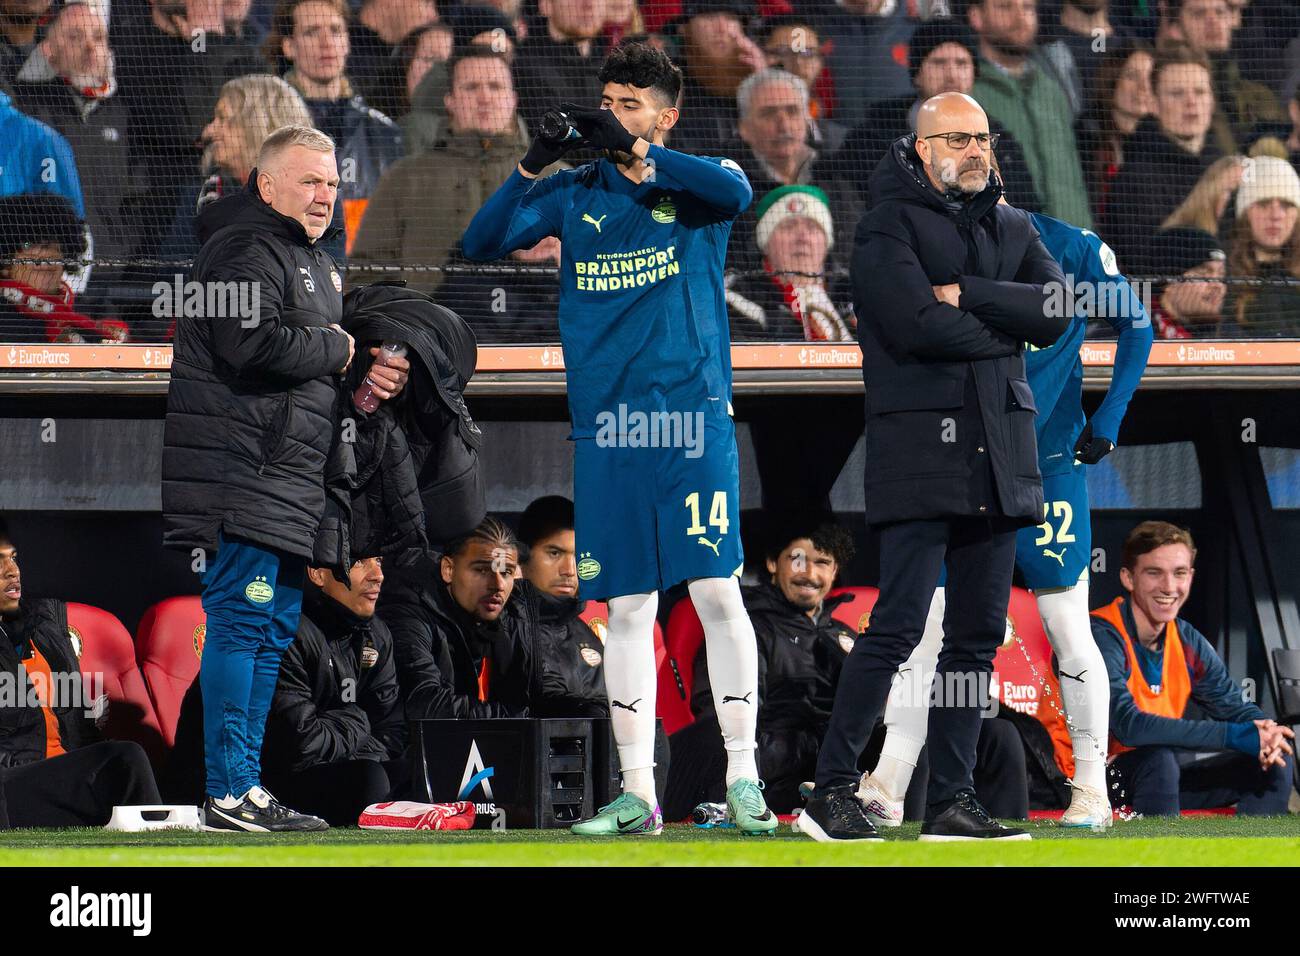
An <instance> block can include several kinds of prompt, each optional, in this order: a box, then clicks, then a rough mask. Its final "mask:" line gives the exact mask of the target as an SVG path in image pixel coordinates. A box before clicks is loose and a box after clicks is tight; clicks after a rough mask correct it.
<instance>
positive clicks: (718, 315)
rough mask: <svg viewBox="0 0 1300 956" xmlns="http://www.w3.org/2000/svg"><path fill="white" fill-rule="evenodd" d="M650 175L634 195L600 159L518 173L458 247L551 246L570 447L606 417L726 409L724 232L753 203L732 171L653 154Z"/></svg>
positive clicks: (632, 186)
mask: <svg viewBox="0 0 1300 956" xmlns="http://www.w3.org/2000/svg"><path fill="white" fill-rule="evenodd" d="M647 162H648V163H650V164H651V165H652V166H653V169H654V174H653V176H652V177H651V178H649V179H648V180H646V181H644V182H642V183H639V184H637V183H633V182H632V181H631V180H629V179H628V178H627V177H626V176H624V175H623V174H622V173H621V172H620V171H619V169H618V167H617V166H616V165H614V164H613V163H612V162H610V161H609V160H608V159H600V160H597V161H596V162H594V163H588V164H586V165H584V166H580V167H578V168H577V169H569V170H564V171H562V172H558V173H555V174H554V175H552V176H549V177H547V178H546V179H537V180H530V179H528V178H527V177H525V176H523V175H521V174H520V173H519V171H518V170H517V169H516V170H515V171H514V172H512V173H511V174H510V178H509V179H507V180H506V181H505V183H504V184H503V185H502V186H501V188H499V189H498V190H497V191H496V192H495V193H493V194H492V196H491V198H489V199H488V201H487V202H486V203H484V204H483V206H482V208H481V209H479V211H478V213H477V214H476V215H475V216H474V219H473V220H472V221H471V222H470V224H469V228H467V229H466V230H465V235H464V236H463V237H462V239H461V248H462V250H463V252H464V254H465V256H466V258H468V259H472V260H476V261H485V260H489V259H499V258H501V257H503V256H506V255H509V254H510V253H511V252H514V251H515V250H518V249H527V248H529V247H530V246H533V245H535V244H536V243H537V242H538V241H539V240H541V239H542V238H544V237H546V236H556V237H558V238H559V239H560V244H561V253H560V275H559V282H560V308H559V317H560V341H561V343H562V344H563V346H564V363H565V369H566V371H567V375H566V379H567V383H568V392H569V414H570V416H571V418H572V421H573V434H572V437H573V438H575V439H577V438H591V437H594V436H595V434H596V431H597V416H599V415H600V414H601V413H602V412H607V413H612V414H614V415H618V411H619V406H620V405H625V406H627V409H628V411H629V412H632V411H641V412H645V413H654V412H667V413H674V412H676V413H681V414H690V413H695V412H703V413H704V415H705V416H706V418H708V419H725V418H726V417H727V416H728V415H729V414H730V411H731V335H730V329H729V326H728V324H727V303H726V299H725V291H724V288H723V281H722V272H723V264H724V262H725V260H726V256H727V239H728V237H729V236H730V234H731V226H732V222H733V220H734V219H735V217H736V216H738V215H740V213H742V212H744V211H745V209H746V208H747V207H748V206H749V203H750V200H751V199H752V198H753V191H752V190H751V188H750V185H749V180H748V179H746V178H745V174H744V172H742V171H741V169H740V167H739V166H738V165H737V164H736V163H734V162H732V161H731V160H729V159H720V158H713V157H704V156H690V155H687V154H686V153H679V152H677V151H675V150H671V149H667V148H665V147H663V146H651V147H650V151H649V153H648V155H647Z"/></svg>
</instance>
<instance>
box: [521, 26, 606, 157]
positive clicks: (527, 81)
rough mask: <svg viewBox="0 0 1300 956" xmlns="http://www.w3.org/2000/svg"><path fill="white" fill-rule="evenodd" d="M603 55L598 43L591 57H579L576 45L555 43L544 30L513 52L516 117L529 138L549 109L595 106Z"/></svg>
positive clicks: (596, 104)
mask: <svg viewBox="0 0 1300 956" xmlns="http://www.w3.org/2000/svg"><path fill="white" fill-rule="evenodd" d="M604 59H605V52H604V50H603V49H602V47H601V43H600V41H599V40H597V41H594V42H593V43H592V46H591V54H590V55H589V56H583V55H582V52H581V51H580V50H579V49H578V45H577V44H576V43H573V42H570V41H565V42H562V43H561V42H556V41H555V40H553V39H552V38H551V36H550V34H549V33H547V32H546V29H545V27H543V28H542V29H540V30H539V31H538V32H537V33H536V34H530V35H529V37H528V39H526V40H525V41H524V42H523V43H521V44H519V48H518V49H517V50H516V51H515V62H514V75H515V90H517V91H518V93H519V113H520V115H522V116H523V118H524V121H525V122H526V123H527V124H528V129H529V130H530V132H531V133H532V135H534V136H536V135H537V124H538V122H539V121H540V120H541V118H542V114H543V113H545V112H546V111H547V110H548V109H549V108H550V107H552V106H559V105H560V104H561V103H575V104H577V105H578V106H599V105H600V93H601V89H602V86H601V82H600V80H599V79H597V78H596V74H597V73H599V72H600V65H601V63H602V62H604Z"/></svg>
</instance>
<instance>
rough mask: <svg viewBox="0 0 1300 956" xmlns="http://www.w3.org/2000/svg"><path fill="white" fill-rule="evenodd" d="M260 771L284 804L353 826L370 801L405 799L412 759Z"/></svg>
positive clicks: (337, 823)
mask: <svg viewBox="0 0 1300 956" xmlns="http://www.w3.org/2000/svg"><path fill="white" fill-rule="evenodd" d="M262 775H263V776H264V777H265V778H266V786H267V789H268V790H270V791H271V792H272V793H273V794H275V798H276V799H277V800H279V801H280V802H281V803H283V804H284V805H285V806H286V807H292V808H293V809H294V810H297V811H298V812H299V813H310V814H311V815H312V816H317V817H320V818H321V819H322V820H324V821H325V822H326V823H328V824H329V825H330V826H332V827H354V826H356V825H357V818H358V817H359V816H361V811H362V810H364V809H365V808H366V807H368V806H370V805H371V804H372V803H382V802H383V801H385V800H405V799H407V797H408V795H409V790H410V783H411V763H410V761H409V760H407V759H405V758H398V759H396V760H384V761H382V762H381V761H379V760H340V761H337V762H335V763H321V764H317V765H316V766H314V767H308V768H307V769H306V770H296V771H293V772H292V773H275V772H271V771H268V770H265V769H264V770H263V771H262Z"/></svg>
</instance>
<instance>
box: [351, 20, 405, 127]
mask: <svg viewBox="0 0 1300 956" xmlns="http://www.w3.org/2000/svg"><path fill="white" fill-rule="evenodd" d="M348 40H349V44H348V75H349V76H350V77H351V78H352V83H353V85H354V86H355V87H356V91H357V93H359V94H360V95H361V96H362V97H364V98H365V101H366V103H368V104H369V105H370V106H371V107H373V108H374V109H377V110H379V112H381V113H383V114H384V115H385V116H390V117H397V116H401V115H402V114H403V113H405V112H406V102H405V100H406V69H405V66H406V64H405V63H404V62H403V61H402V57H401V56H400V55H399V54H398V52H397V47H394V46H390V45H389V44H387V43H385V42H384V40H383V38H382V37H380V36H379V34H378V33H376V32H375V31H374V30H371V29H370V28H369V27H367V26H366V25H365V24H363V23H361V21H360V20H358V19H356V18H354V19H353V21H352V23H351V25H350V26H349V27H348Z"/></svg>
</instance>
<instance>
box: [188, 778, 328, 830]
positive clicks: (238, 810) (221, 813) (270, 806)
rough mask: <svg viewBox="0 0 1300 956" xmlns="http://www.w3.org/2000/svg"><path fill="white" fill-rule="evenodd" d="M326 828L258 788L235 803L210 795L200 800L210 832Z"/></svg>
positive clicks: (316, 818) (318, 819) (204, 826)
mask: <svg viewBox="0 0 1300 956" xmlns="http://www.w3.org/2000/svg"><path fill="white" fill-rule="evenodd" d="M329 828H330V827H329V824H328V823H326V822H325V821H324V820H322V819H321V818H320V817H313V816H311V815H310V814H307V813H298V812H296V811H294V810H290V809H289V808H288V807H286V806H284V805H283V804H281V803H279V802H277V801H276V799H275V797H273V796H271V794H270V793H268V792H267V791H266V790H263V789H262V788H261V787H254V788H253V789H252V790H250V791H248V793H246V794H244V799H243V800H241V801H240V802H239V804H238V806H234V807H223V806H221V805H220V804H219V803H218V802H217V801H216V799H215V798H213V797H208V798H207V800H205V801H204V803H203V829H205V830H210V831H214V832H226V831H231V830H233V831H236V832H247V833H313V832H317V831H320V830H328V829H329Z"/></svg>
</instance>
